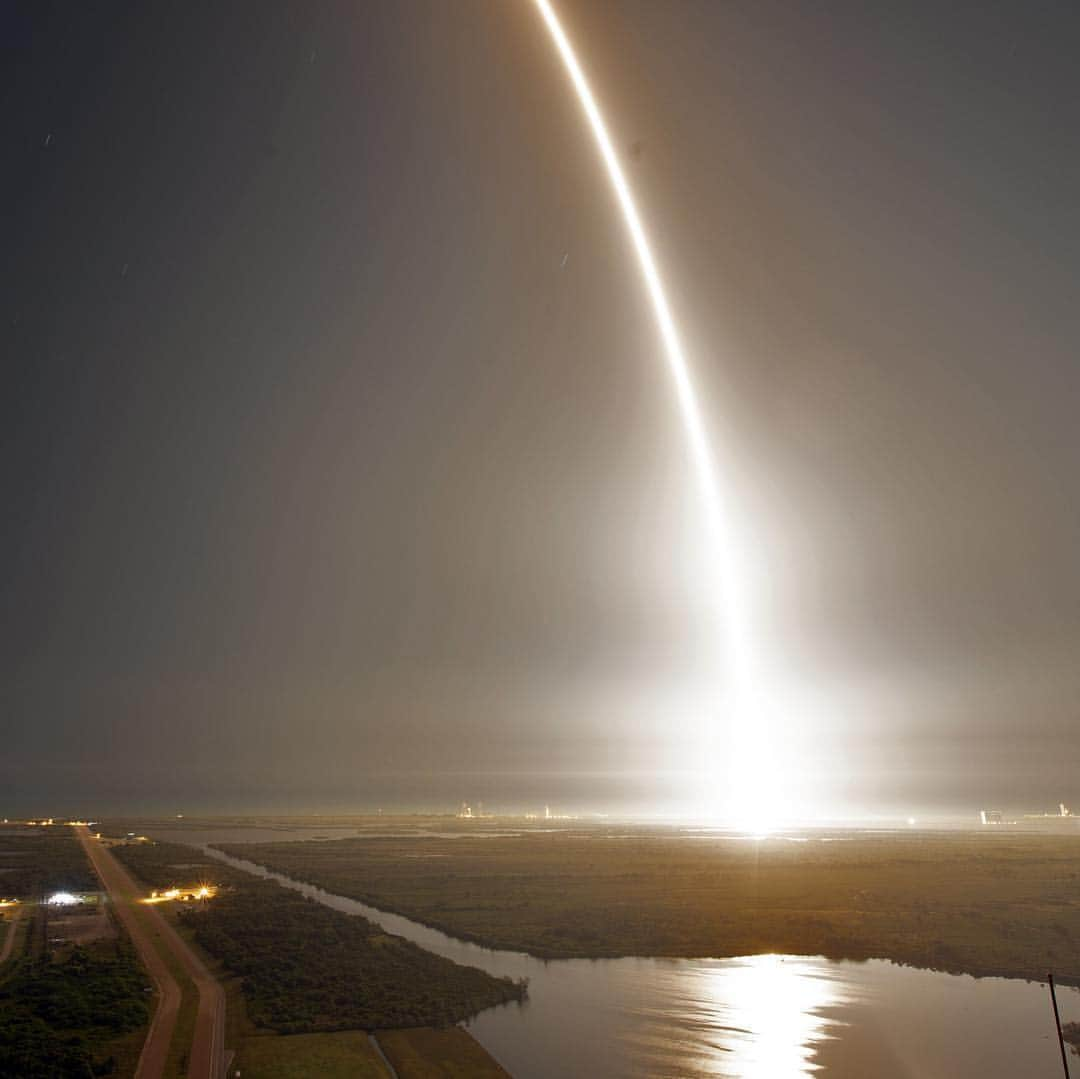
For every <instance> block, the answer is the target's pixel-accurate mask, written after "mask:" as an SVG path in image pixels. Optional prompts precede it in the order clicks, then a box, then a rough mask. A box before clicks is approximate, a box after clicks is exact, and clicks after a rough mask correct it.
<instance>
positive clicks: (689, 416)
mask: <svg viewBox="0 0 1080 1079" xmlns="http://www.w3.org/2000/svg"><path fill="white" fill-rule="evenodd" d="M534 3H535V5H536V7H537V9H538V10H539V12H540V14H541V16H542V17H543V19H544V22H545V23H546V25H547V28H548V31H549V32H550V34H551V37H552V40H553V41H554V43H555V46H556V48H557V49H558V52H559V56H560V57H561V59H562V62H563V65H564V66H565V68H566V71H567V74H568V75H569V76H570V81H571V82H572V83H573V86H574V90H575V92H576V94H577V97H578V101H579V102H580V104H581V107H582V109H583V111H584V112H585V116H586V118H587V119H588V121H589V126H590V128H591V129H592V133H593V137H594V138H595V140H596V144H597V147H598V148H599V150H600V156H601V157H602V158H603V162H604V166H605V168H606V170H607V174H608V179H609V180H610V182H611V186H612V188H613V189H614V191H615V196H616V199H617V201H618V204H619V208H620V210H621V211H622V216H623V220H624V222H625V225H626V228H627V231H628V232H629V233H630V238H631V240H632V241H633V245H634V250H635V252H636V254H637V258H638V263H639V265H640V267H641V274H642V277H643V278H644V280H645V286H646V290H647V292H648V294H649V299H650V301H651V303H652V307H653V312H654V314H655V316H656V321H657V324H658V327H659V330H660V338H661V341H662V343H663V347H664V356H665V359H666V360H667V365H668V368H669V370H670V373H671V377H672V380H673V381H674V384H675V392H676V397H677V400H678V405H679V413H680V416H681V418H682V423H683V427H684V429H685V433H686V438H687V441H688V443H689V447H690V455H691V459H692V461H693V465H694V471H695V473H696V476H697V481H698V485H699V487H700V489H701V496H702V500H703V503H704V509H705V514H706V519H707V526H708V531H709V539H710V541H711V543H712V544H713V545H714V549H715V556H716V559H717V562H718V564H719V569H720V574H719V576H720V580H719V589H720V598H719V601H718V602H719V604H720V614H721V617H722V621H723V625H724V632H725V635H726V651H727V669H728V689H727V693H726V697H727V700H728V704H729V717H730V722H731V723H733V724H734V725H735V726H734V730H733V732H732V733H733V735H734V743H735V746H736V749H735V755H736V757H737V758H738V759H737V760H735V761H731V762H729V764H730V765H732V766H733V767H732V769H731V771H730V772H729V777H738V778H737V780H736V784H735V785H736V787H737V788H738V793H737V794H736V795H735V799H736V800H737V801H738V800H742V801H743V808H742V810H740V811H739V812H740V813H742V812H746V813H748V815H749V817H751V818H753V817H760V816H761V814H760V813H759V812H757V811H755V810H750V808H749V806H748V805H746V800H747V799H749V800H751V801H753V802H755V803H756V804H757V806H758V808H759V809H760V808H763V807H764V806H765V805H766V804H767V801H766V799H767V793H766V790H765V788H766V787H767V786H769V785H771V784H770V783H769V776H768V775H767V774H766V773H769V772H770V769H769V767H768V766H767V760H766V753H765V752H764V743H765V740H766V739H765V738H764V736H763V731H762V729H761V721H762V720H763V718H764V717H761V716H756V717H753V718H752V717H750V716H748V715H747V714H746V704H747V702H748V692H749V690H750V685H749V683H750V681H751V678H750V673H751V671H750V666H751V665H750V654H749V648H748V641H747V639H746V638H747V634H746V625H745V615H744V612H743V611H742V610H741V609H740V608H741V607H742V604H741V602H740V599H739V587H740V574H739V572H738V567H737V566H736V565H735V559H734V553H733V551H732V547H733V543H732V537H731V536H730V534H729V530H728V529H726V528H725V522H724V519H723V514H722V512H721V503H720V496H719V485H718V483H717V476H716V467H715V465H714V458H713V453H712V448H711V446H710V443H709V436H708V433H707V431H706V429H705V423H704V421H703V419H702V415H701V407H700V405H699V403H698V398H697V393H696V392H695V389H694V384H693V381H692V380H691V377H690V368H689V365H688V364H687V362H686V357H685V356H684V354H683V350H682V344H681V343H680V340H679V334H678V331H677V329H676V327H675V321H674V319H673V318H672V315H671V308H670V306H669V304H668V301H667V296H666V295H665V293H664V286H663V282H662V281H661V279H660V273H659V271H658V270H657V268H656V261H655V259H654V258H653V254H652V249H651V248H650V246H649V241H648V237H647V236H646V233H645V227H644V225H643V224H642V222H641V217H640V215H639V214H638V211H637V206H636V205H635V203H634V198H633V195H632V194H631V192H630V186H629V184H628V183H627V181H626V176H625V175H624V173H623V170H622V166H621V165H620V163H619V159H618V156H617V155H616V153H615V150H614V147H613V146H612V143H611V137H610V136H609V134H608V131H607V127H606V125H605V123H604V118H603V116H602V115H601V113H600V108H599V106H598V105H597V103H596V99H595V98H594V97H593V94H592V90H591V89H590V87H589V83H588V81H587V80H586V78H585V75H584V73H583V72H582V70H581V65H580V64H579V63H578V60H577V56H576V54H575V53H574V49H573V46H572V45H571V44H570V41H569V39H568V38H567V36H566V33H565V32H564V30H563V28H562V24H561V23H560V22H559V18H558V16H557V15H556V14H555V11H554V9H553V8H552V6H551V3H550V0H534Z"/></svg>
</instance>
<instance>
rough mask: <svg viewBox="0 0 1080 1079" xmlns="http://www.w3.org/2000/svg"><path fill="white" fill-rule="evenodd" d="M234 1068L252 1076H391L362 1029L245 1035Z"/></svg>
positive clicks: (357, 1078) (280, 1078)
mask: <svg viewBox="0 0 1080 1079" xmlns="http://www.w3.org/2000/svg"><path fill="white" fill-rule="evenodd" d="M232 1070H234V1071H239V1072H240V1074H241V1075H243V1076H251V1079H310V1077H311V1076H318V1077H319V1079H390V1072H389V1071H387V1069H386V1066H385V1065H384V1064H383V1062H382V1060H381V1059H380V1058H379V1054H378V1053H377V1052H376V1051H375V1048H374V1047H373V1046H372V1044H371V1040H370V1039H369V1038H368V1036H367V1035H366V1034H365V1033H364V1032H363V1031H359V1030H342V1031H339V1032H337V1033H335V1034H289V1035H283V1036H280V1037H278V1036H274V1035H270V1036H266V1037H255V1038H245V1039H244V1040H243V1041H242V1042H241V1043H240V1049H239V1051H238V1052H237V1055H236V1059H235V1060H234V1061H233V1064H232Z"/></svg>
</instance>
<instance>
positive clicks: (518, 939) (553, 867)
mask: <svg viewBox="0 0 1080 1079" xmlns="http://www.w3.org/2000/svg"><path fill="white" fill-rule="evenodd" d="M793 838H796V839H798V840H800V841H792V837H789V838H769V839H764V840H750V839H744V838H733V837H723V836H716V835H708V834H706V835H702V836H700V837H698V836H688V835H686V834H679V835H674V834H672V833H671V832H670V831H668V832H666V833H665V832H663V831H660V830H656V831H645V832H643V831H641V830H635V831H629V830H627V831H619V830H618V829H604V828H599V827H597V828H591V829H590V828H583V827H575V828H574V830H573V831H565V832H545V833H538V832H534V831H522V832H521V833H519V834H511V835H495V836H491V835H487V836H484V837H482V838H481V837H479V836H477V837H470V836H468V835H463V836H460V837H455V838H442V837H431V836H427V835H422V834H418V835H414V836H407V837H389V836H376V837H370V838H368V837H364V838H352V839H339V840H332V841H320V842H303V843H262V844H245V845H238V844H228V843H224V844H220V846H221V849H223V850H225V851H227V852H228V853H230V854H233V855H235V856H237V857H240V858H245V859H249V860H251V861H255V862H258V863H260V864H262V865H266V866H268V867H270V868H272V869H275V870H277V871H279V872H282V873H285V874H287V875H289V876H290V877H293V878H296V879H299V880H304V881H307V882H310V883H312V884H316V885H318V886H319V887H322V888H325V889H326V890H327V891H330V892H334V893H337V894H340V895H346V896H351V897H353V898H355V899H358V900H360V901H362V902H365V903H368V904H370V905H372V906H375V907H378V908H380V909H384V910H389V911H394V912H397V913H399V914H402V915H404V916H406V917H408V918H411V919H413V920H415V921H418V922H421V923H423V924H425V925H428V926H431V927H434V928H437V929H440V930H442V931H444V932H447V933H450V934H452V935H454V936H456V937H458V938H461V939H465V940H471V941H475V942H477V943H481V944H484V945H486V946H489V947H494V948H501V949H508V950H512V951H524V952H528V953H529V954H531V955H534V956H537V957H541V958H551V959H554V958H615V957H619V956H630V955H640V956H671V957H692V956H702V955H707V956H713V957H727V956H740V955H752V954H762V953H783V954H801V955H822V956H826V957H829V958H836V959H856V960H861V959H871V958H881V959H890V960H894V961H897V962H901V963H905V964H909V965H912V966H917V967H923V968H927V969H932V970H939V971H945V972H949V973H967V974H973V975H977V976H991V975H997V976H1005V977H1014V978H1031V979H1038V978H1041V977H1042V976H1043V975H1044V974H1045V972H1046V970H1047V969H1054V970H1055V972H1058V973H1059V977H1060V979H1061V980H1062V981H1063V982H1066V983H1068V982H1071V983H1073V984H1080V976H1078V974H1080V972H1078V971H1077V969H1076V966H1077V964H1076V960H1075V955H1076V942H1077V941H1080V896H1078V894H1077V887H1076V885H1077V881H1078V880H1080V870H1078V869H1077V856H1078V855H1080V838H1077V837H1059V836H1039V835H1031V836H1026V835H1015V834H1001V835H998V834H993V833H989V834H988V833H893V834H886V835H875V834H867V833H848V834H843V835H841V834H830V835H828V836H817V837H814V836H801V837H793Z"/></svg>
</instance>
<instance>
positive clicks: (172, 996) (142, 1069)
mask: <svg viewBox="0 0 1080 1079" xmlns="http://www.w3.org/2000/svg"><path fill="white" fill-rule="evenodd" d="M75 831H76V834H77V835H78V837H79V841H80V842H81V843H82V845H83V848H84V849H85V850H86V853H87V856H88V857H89V859H90V861H91V863H92V864H93V866H94V869H95V870H96V871H97V874H98V876H99V877H101V880H102V882H103V883H104V885H105V887H106V888H107V889H108V891H109V894H110V895H111V896H112V898H113V902H114V904H115V906H116V912H117V914H118V915H119V916H120V920H121V921H122V922H123V924H124V926H125V928H126V929H127V931H128V933H129V934H130V935H131V939H132V941H133V942H134V944H135V947H136V948H137V949H138V952H139V955H140V956H141V957H142V960H143V963H144V964H145V965H146V968H147V970H149V971H150V975H151V977H152V978H153V979H154V981H155V982H156V983H157V986H158V992H159V993H160V995H161V1002H160V1004H159V1006H158V1010H157V1013H156V1014H155V1016H154V1022H153V1023H152V1025H151V1028H150V1032H149V1033H148V1034H147V1036H146V1044H145V1045H144V1046H143V1051H142V1056H140V1058H139V1067H138V1070H137V1071H136V1073H135V1075H136V1079H157V1077H159V1076H161V1075H163V1074H164V1069H165V1061H166V1059H167V1057H168V1052H169V1042H170V1040H171V1039H172V1034H173V1029H174V1027H175V1026H176V1016H177V1012H178V1010H179V1007H180V987H179V985H178V984H177V982H176V979H175V978H174V977H173V976H172V974H170V973H169V969H168V967H167V966H166V965H165V961H164V959H163V958H162V957H161V955H159V954H158V951H157V949H156V948H155V946H154V943H153V939H152V938H156V939H157V940H158V941H159V942H160V943H161V944H163V945H164V946H165V947H166V948H167V949H168V950H169V951H171V952H172V954H173V956H174V957H175V958H176V960H177V962H178V963H179V964H180V966H181V967H182V968H183V970H184V972H185V973H186V974H187V975H188V976H189V977H190V978H191V980H192V981H193V982H194V983H195V987H196V988H197V989H198V992H199V1009H198V1013H197V1014H196V1017H195V1035H194V1037H193V1038H192V1042H191V1051H190V1053H189V1054H188V1061H189V1063H188V1070H187V1076H188V1079H223V1076H224V1071H225V992H224V990H223V989H222V988H221V985H220V984H219V983H218V981H217V979H216V978H215V977H214V976H213V975H212V974H211V973H210V972H209V971H208V970H207V969H206V966H205V964H204V963H203V961H202V960H201V959H200V958H199V957H198V956H197V955H196V954H195V953H194V951H192V949H191V947H190V946H189V945H188V943H187V942H186V941H185V940H184V939H183V937H181V936H180V934H179V933H177V932H176V930H175V929H174V928H173V927H172V925H171V924H170V923H169V922H168V921H167V920H166V919H165V918H164V917H163V916H162V914H161V912H160V911H159V910H157V909H156V908H154V907H151V906H146V907H141V908H140V909H139V912H138V916H136V913H135V908H134V904H135V903H136V902H137V901H138V899H139V898H141V896H142V895H143V894H144V892H145V889H142V888H139V887H138V886H137V885H136V883H135V881H134V880H133V879H132V877H131V875H130V874H129V873H128V871H127V870H126V869H125V868H124V867H123V866H122V865H121V864H120V863H119V862H118V861H117V860H116V858H114V857H113V855H112V853H111V852H110V851H109V850H108V849H107V848H106V847H103V846H102V845H101V844H100V843H99V842H97V840H95V839H92V838H91V837H90V833H89V831H88V830H87V829H86V828H76V829H75Z"/></svg>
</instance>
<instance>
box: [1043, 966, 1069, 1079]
mask: <svg viewBox="0 0 1080 1079" xmlns="http://www.w3.org/2000/svg"><path fill="white" fill-rule="evenodd" d="M1046 980H1047V981H1048V982H1049V983H1050V1002H1051V1003H1052V1004H1053V1005H1054V1026H1056V1027H1057V1036H1058V1047H1059V1048H1060V1049H1061V1066H1062V1068H1063V1069H1064V1070H1065V1079H1069V1058H1068V1057H1067V1056H1066V1055H1065V1039H1064V1038H1063V1037H1062V1036H1061V1016H1060V1015H1059V1014H1058V1006H1057V993H1055V992H1054V976H1053V974H1051V973H1049V972H1047V975H1046Z"/></svg>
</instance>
